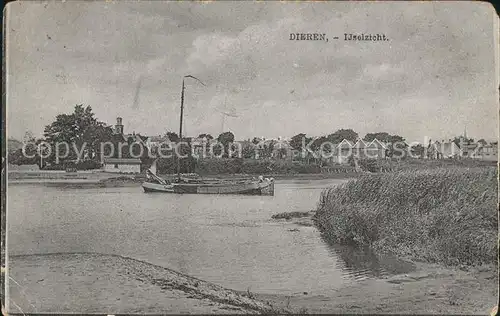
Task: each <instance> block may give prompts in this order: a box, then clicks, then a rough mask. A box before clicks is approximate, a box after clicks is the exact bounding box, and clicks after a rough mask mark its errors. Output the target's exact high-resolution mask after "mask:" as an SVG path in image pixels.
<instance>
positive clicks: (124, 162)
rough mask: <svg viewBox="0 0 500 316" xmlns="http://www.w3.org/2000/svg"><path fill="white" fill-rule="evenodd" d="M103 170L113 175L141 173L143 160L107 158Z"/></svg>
mask: <svg viewBox="0 0 500 316" xmlns="http://www.w3.org/2000/svg"><path fill="white" fill-rule="evenodd" d="M103 170H104V171H105V172H113V173H140V172H141V160H140V159H138V158H105V159H104V167H103Z"/></svg>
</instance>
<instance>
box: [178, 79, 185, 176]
mask: <svg viewBox="0 0 500 316" xmlns="http://www.w3.org/2000/svg"><path fill="white" fill-rule="evenodd" d="M184 89H185V86H184V78H182V91H181V115H180V117H179V141H180V142H182V115H183V114H184ZM178 150H179V148H177V151H178ZM177 151H176V154H178V152H177ZM176 158H177V179H179V180H180V179H181V162H180V157H179V155H177V157H176Z"/></svg>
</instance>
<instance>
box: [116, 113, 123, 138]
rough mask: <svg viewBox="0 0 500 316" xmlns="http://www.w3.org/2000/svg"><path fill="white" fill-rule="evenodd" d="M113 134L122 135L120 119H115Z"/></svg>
mask: <svg viewBox="0 0 500 316" xmlns="http://www.w3.org/2000/svg"><path fill="white" fill-rule="evenodd" d="M115 133H116V134H121V135H123V124H122V118H121V117H117V118H116V125H115Z"/></svg>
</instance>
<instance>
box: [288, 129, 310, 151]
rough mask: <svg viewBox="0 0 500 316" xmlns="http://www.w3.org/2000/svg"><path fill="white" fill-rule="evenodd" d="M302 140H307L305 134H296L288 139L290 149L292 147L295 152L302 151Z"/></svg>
mask: <svg viewBox="0 0 500 316" xmlns="http://www.w3.org/2000/svg"><path fill="white" fill-rule="evenodd" d="M304 140H307V137H306V134H304V133H300V134H297V135H295V136H293V137H292V138H291V139H290V147H292V148H293V149H295V150H302V144H303V141H304ZM306 144H307V142H306Z"/></svg>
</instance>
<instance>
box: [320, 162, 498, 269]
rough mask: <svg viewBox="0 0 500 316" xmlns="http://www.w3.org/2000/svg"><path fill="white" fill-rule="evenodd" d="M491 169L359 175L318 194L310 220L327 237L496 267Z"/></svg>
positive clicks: (437, 259)
mask: <svg viewBox="0 0 500 316" xmlns="http://www.w3.org/2000/svg"><path fill="white" fill-rule="evenodd" d="M497 194H498V188H497V169H496V168H471V169H467V168H447V169H442V168H436V169H429V170H422V171H402V172H395V173H384V174H371V175H370V174H369V175H362V176H360V177H359V178H358V179H357V180H352V181H349V182H347V183H345V184H342V185H340V186H337V187H334V188H331V189H328V190H325V191H324V192H323V193H322V195H321V198H320V202H319V205H318V210H317V212H316V215H315V217H316V218H315V219H316V223H317V225H318V227H319V228H320V230H321V231H322V232H323V233H324V234H325V235H326V237H327V238H330V239H332V240H334V241H335V242H337V243H343V244H351V243H352V244H357V245H361V246H371V247H373V248H374V249H376V250H378V251H381V252H391V253H395V254H397V255H399V256H402V257H407V258H412V259H415V260H421V261H426V262H437V263H444V264H448V265H476V264H489V263H496V259H497V256H498V254H497V243H498V217H497Z"/></svg>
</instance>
